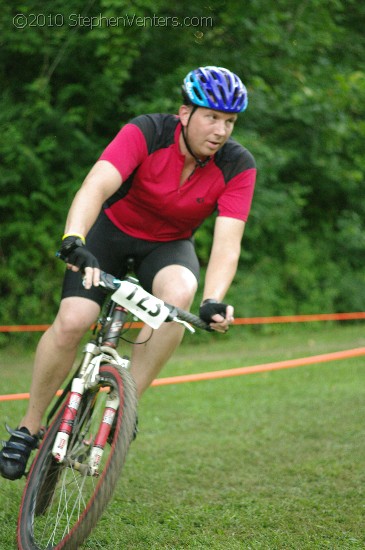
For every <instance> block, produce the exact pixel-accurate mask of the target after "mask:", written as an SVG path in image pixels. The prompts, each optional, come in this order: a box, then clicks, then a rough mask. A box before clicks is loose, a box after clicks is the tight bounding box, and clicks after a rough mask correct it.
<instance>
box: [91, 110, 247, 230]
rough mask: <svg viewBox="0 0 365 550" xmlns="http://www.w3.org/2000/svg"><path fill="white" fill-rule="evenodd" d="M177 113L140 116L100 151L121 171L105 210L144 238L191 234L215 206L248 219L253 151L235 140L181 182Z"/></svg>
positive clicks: (122, 226)
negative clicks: (119, 178)
mask: <svg viewBox="0 0 365 550" xmlns="http://www.w3.org/2000/svg"><path fill="white" fill-rule="evenodd" d="M180 133H181V123H180V121H179V118H178V117H176V116H175V115H163V114H155V115H142V116H139V117H137V118H135V119H133V120H132V121H131V122H130V123H128V124H126V125H125V126H124V127H123V128H122V129H121V131H120V132H119V133H118V134H117V136H116V137H115V139H114V140H113V141H112V142H111V143H110V144H109V145H108V147H107V148H106V149H105V150H104V152H103V153H102V155H101V156H100V160H106V161H108V162H110V163H111V164H112V165H113V166H114V167H115V168H116V169H117V170H118V171H119V172H120V174H121V176H122V179H123V183H122V185H121V187H120V189H119V190H118V191H117V192H116V193H115V194H114V195H112V197H110V199H109V200H108V201H107V202H106V203H105V205H104V209H105V213H106V214H107V216H108V217H109V219H110V220H111V221H112V222H113V223H114V224H115V225H116V226H117V227H118V228H119V229H120V230H122V231H123V232H125V233H127V234H128V235H131V236H132V237H136V238H140V239H145V240H148V241H171V240H177V239H186V238H189V237H191V235H192V234H193V232H194V231H195V230H196V229H197V228H198V227H199V225H201V223H202V222H203V221H204V220H205V219H206V218H207V217H208V216H210V215H211V214H212V213H213V212H214V211H215V210H217V211H218V215H219V216H226V217H230V218H236V219H239V220H243V221H246V220H247V217H248V214H249V211H250V206H251V201H252V196H253V191H254V185H255V179H256V168H255V161H254V159H253V157H252V155H251V154H250V153H249V152H248V151H247V149H245V148H244V147H242V146H241V145H239V144H238V143H237V142H236V141H234V140H233V139H229V140H228V141H227V142H226V143H225V145H224V146H223V147H222V148H221V149H220V150H219V151H218V152H217V153H216V154H215V155H214V156H213V157H211V159H210V160H209V162H208V163H207V164H206V165H205V166H204V167H203V168H200V167H196V169H195V170H194V172H193V173H192V174H191V175H190V176H189V178H188V179H187V180H186V181H185V182H184V183H183V185H180V177H181V173H182V170H183V167H184V160H185V157H184V155H183V154H182V153H181V152H180V148H179V136H180Z"/></svg>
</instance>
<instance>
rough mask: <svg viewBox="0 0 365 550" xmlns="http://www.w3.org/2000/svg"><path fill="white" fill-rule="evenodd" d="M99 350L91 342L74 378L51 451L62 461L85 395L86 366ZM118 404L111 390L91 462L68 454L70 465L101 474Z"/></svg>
mask: <svg viewBox="0 0 365 550" xmlns="http://www.w3.org/2000/svg"><path fill="white" fill-rule="evenodd" d="M96 350H98V348H96V346H95V349H94V348H93V347H92V345H91V346H90V347H88V346H87V347H86V356H85V358H84V361H83V366H82V367H81V369H80V377H78V378H74V379H73V381H72V386H71V392H70V395H69V397H68V400H67V404H66V407H65V410H64V413H63V416H62V419H61V423H60V427H59V429H58V432H57V435H56V438H55V442H54V445H53V448H52V455H53V457H54V459H55V460H56V461H57V462H59V463H62V462H64V461H65V458H66V455H67V448H68V443H69V439H70V436H71V434H72V430H73V427H74V423H75V419H76V416H77V412H78V409H79V406H80V403H81V400H82V396H83V394H84V392H85V378H86V377H85V374H86V371H87V370H90V368H89V369H88V367H89V366H90V359H91V358H92V356H95V355H96ZM95 367H96V365H93V368H92V370H93V371H94V370H95ZM89 374H90V373H89ZM93 378H94V379H95V372H93ZM118 407H119V397H118V396H114V395H113V392H112V393H110V394H109V395H108V397H107V399H106V403H105V408H104V412H103V417H102V420H101V422H100V426H99V430H98V433H97V434H96V436H95V439H94V441H93V446H92V449H91V452H90V455H89V461H88V464H81V463H80V462H78V461H77V460H76V459H75V460H72V459H68V458H66V461H68V462H69V463H70V465H72V466H73V467H74V468H75V469H76V470H79V471H80V472H81V473H82V474H84V475H91V476H96V475H97V474H98V467H99V464H100V461H101V458H102V456H103V452H104V448H105V445H106V443H107V440H108V437H109V434H110V431H111V429H112V425H113V421H114V417H115V414H116V411H117V410H118ZM91 437H92V436H91ZM84 443H85V444H86V445H90V442H84Z"/></svg>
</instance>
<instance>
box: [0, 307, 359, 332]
mask: <svg viewBox="0 0 365 550" xmlns="http://www.w3.org/2000/svg"><path fill="white" fill-rule="evenodd" d="M359 319H365V311H355V312H353V313H319V314H310V315H276V316H271V317H243V318H238V319H235V321H234V323H233V324H234V325H263V324H270V323H308V322H313V321H350V320H359ZM142 326H143V323H141V322H134V323H131V324H130V328H141V327H142ZM49 327H50V325H0V332H42V331H45V330H47V329H48V328H49Z"/></svg>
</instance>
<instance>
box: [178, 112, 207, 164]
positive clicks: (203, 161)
mask: <svg viewBox="0 0 365 550" xmlns="http://www.w3.org/2000/svg"><path fill="white" fill-rule="evenodd" d="M197 108H198V107H197V105H193V108H192V110H191V113H190V115H189V118H188V123H187V125H186V128H187V127H188V126H189V122H190V119H191V117H192V116H193V114H194V113H195V111H196V110H197ZM181 133H182V137H183V140H184V143H185V147H186V148H187V150H188V151H189V153H190V154H191V156H192V157H193V159H194V160H195V162H196V165H197V166H198V167H199V168H204V166H206V165H207V164H208V162H209V161H210V159H211V157H207V158H206V159H205V160H201V159H200V158H199V157H197V156H196V154H195V153H194V152H193V150H192V148H191V147H190V144H189V142H188V138H187V135H186V134H185V128H184V126H182V128H181Z"/></svg>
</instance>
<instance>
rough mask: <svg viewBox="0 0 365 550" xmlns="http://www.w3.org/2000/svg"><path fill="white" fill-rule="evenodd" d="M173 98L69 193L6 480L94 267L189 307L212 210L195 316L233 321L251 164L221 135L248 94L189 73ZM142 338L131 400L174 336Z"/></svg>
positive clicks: (70, 342)
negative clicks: (51, 306)
mask: <svg viewBox="0 0 365 550" xmlns="http://www.w3.org/2000/svg"><path fill="white" fill-rule="evenodd" d="M182 95H183V104H182V105H181V106H180V108H179V113H178V116H177V115H170V114H152V115H142V116H138V117H136V118H134V119H133V120H131V121H130V122H129V123H128V124H126V125H125V126H124V127H123V128H122V129H121V130H120V132H119V133H118V134H117V136H116V137H115V138H114V140H113V141H112V142H111V143H110V144H109V145H108V146H107V147H106V149H105V150H104V152H103V153H102V155H101V157H100V158H99V160H98V161H97V162H96V164H95V165H94V167H93V168H92V169H91V171H90V172H89V174H88V175H87V177H86V179H85V181H84V182H83V184H82V186H81V187H80V189H79V191H78V192H77V193H76V195H75V198H74V200H73V202H72V204H71V208H70V210H69V213H68V216H67V221H66V228H65V234H64V236H63V239H62V244H61V248H60V252H61V255H62V257H63V258H64V259H65V261H66V263H67V268H68V269H67V270H66V274H65V278H64V284H63V289H62V300H61V303H60V308H59V311H58V313H57V316H56V318H55V320H54V323H53V325H52V326H51V327H50V328H49V329H48V331H47V332H45V333H44V335H43V336H42V338H41V340H40V342H39V344H38V347H37V351H36V356H35V365H34V372H33V378H32V384H31V390H30V400H29V405H28V409H27V412H26V414H25V416H24V418H23V419H22V420H21V422H20V423H19V428H18V429H16V430H10V434H11V437H10V439H9V441H7V442H6V443H5V445H4V447H3V449H2V451H1V453H0V472H1V474H2V475H3V476H4V477H6V478H8V479H12V480H13V479H18V478H20V477H21V476H22V475H23V474H24V472H25V468H26V463H27V460H28V458H29V455H30V453H31V451H32V449H33V448H35V447H36V445H37V435H36V434H37V433H38V431H39V428H40V426H41V422H42V417H43V414H44V413H45V410H46V408H47V407H48V405H49V404H50V402H51V400H52V398H53V396H54V394H55V392H56V390H57V389H58V388H59V387H60V385H61V384H62V382H63V381H64V379H65V378H66V376H67V374H68V372H69V370H70V369H71V367H72V365H73V362H74V360H75V355H76V352H77V349H78V346H79V343H80V340H81V338H82V337H83V336H84V334H85V332H86V331H87V330H88V329H89V327H90V325H91V324H92V323H93V322H94V320H95V319H96V318H97V316H98V313H99V311H100V307H101V305H102V303H103V300H104V298H105V294H104V292H103V291H102V290H101V289H100V288H99V287H98V284H99V275H100V271H99V266H100V268H101V269H103V270H104V271H107V272H109V273H113V274H114V275H116V276H118V277H122V276H123V274H125V272H126V263H127V259H128V258H129V257H133V258H134V261H135V271H136V274H137V277H138V278H139V280H140V282H141V284H142V286H144V288H145V289H146V290H147V291H149V292H152V293H153V294H154V295H156V296H157V297H159V298H161V299H162V300H164V301H166V302H169V303H172V304H174V305H176V306H179V307H181V308H184V309H189V308H190V307H191V304H192V301H193V298H194V295H195V292H196V290H197V287H198V281H199V263H198V260H197V256H196V254H195V251H194V243H193V234H194V231H195V230H196V229H197V228H198V227H199V225H200V224H201V223H202V222H203V220H204V219H206V218H207V217H208V216H210V215H211V214H212V213H213V212H214V211H215V210H217V218H216V221H215V228H214V235H213V244H212V250H211V254H210V259H209V263H208V267H207V272H206V277H205V283H204V290H203V301H202V304H201V306H200V316H201V318H202V319H204V320H206V321H207V322H209V323H210V326H211V328H212V329H213V330H215V331H218V332H225V331H227V330H228V327H229V325H230V324H231V323H232V322H233V314H234V310H233V307H232V306H231V305H226V304H223V303H222V301H223V299H224V296H225V294H226V292H227V290H228V288H229V286H230V284H231V282H232V280H233V277H234V275H235V273H236V269H237V265H238V260H239V256H240V246H241V240H242V235H243V231H244V227H245V222H246V221H247V216H248V214H249V210H250V205H251V200H252V195H253V190H254V184H255V177H256V168H255V161H254V158H253V157H252V155H251V154H250V153H249V151H247V149H245V148H244V147H243V146H241V145H240V144H238V143H237V142H236V141H234V140H233V139H232V138H231V137H230V136H231V133H232V130H233V128H234V124H235V121H236V119H237V116H238V113H240V112H242V111H244V110H245V109H246V107H247V90H246V88H245V86H244V84H243V83H242V82H241V80H240V79H239V77H238V76H237V75H235V74H234V73H232V72H231V71H229V70H227V69H225V68H222V67H214V66H208V67H200V68H198V69H195V70H192V71H191V72H189V74H188V75H187V76H186V78H185V79H184V82H183V86H182ZM83 275H84V285H83V282H82V276H83ZM149 336H150V329H149V328H148V327H144V328H142V329H141V332H140V334H139V336H138V337H137V342H139V343H140V345H134V346H133V352H132V359H131V373H132V375H133V377H134V379H135V382H136V385H137V391H138V395H139V396H141V394H142V393H143V392H144V390H145V389H146V388H148V386H149V385H150V384H151V382H152V381H153V379H154V378H155V377H156V376H157V374H158V373H159V371H160V370H161V368H162V367H163V365H164V364H165V363H166V361H167V360H168V359H169V357H170V356H171V354H172V353H173V351H174V350H175V349H176V347H177V346H178V345H179V343H180V342H181V339H182V337H183V328H182V327H181V326H179V325H177V324H176V323H165V324H164V325H163V326H162V327H161V328H160V329H158V330H157V331H154V333H153V335H152V337H151V338H149Z"/></svg>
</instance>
